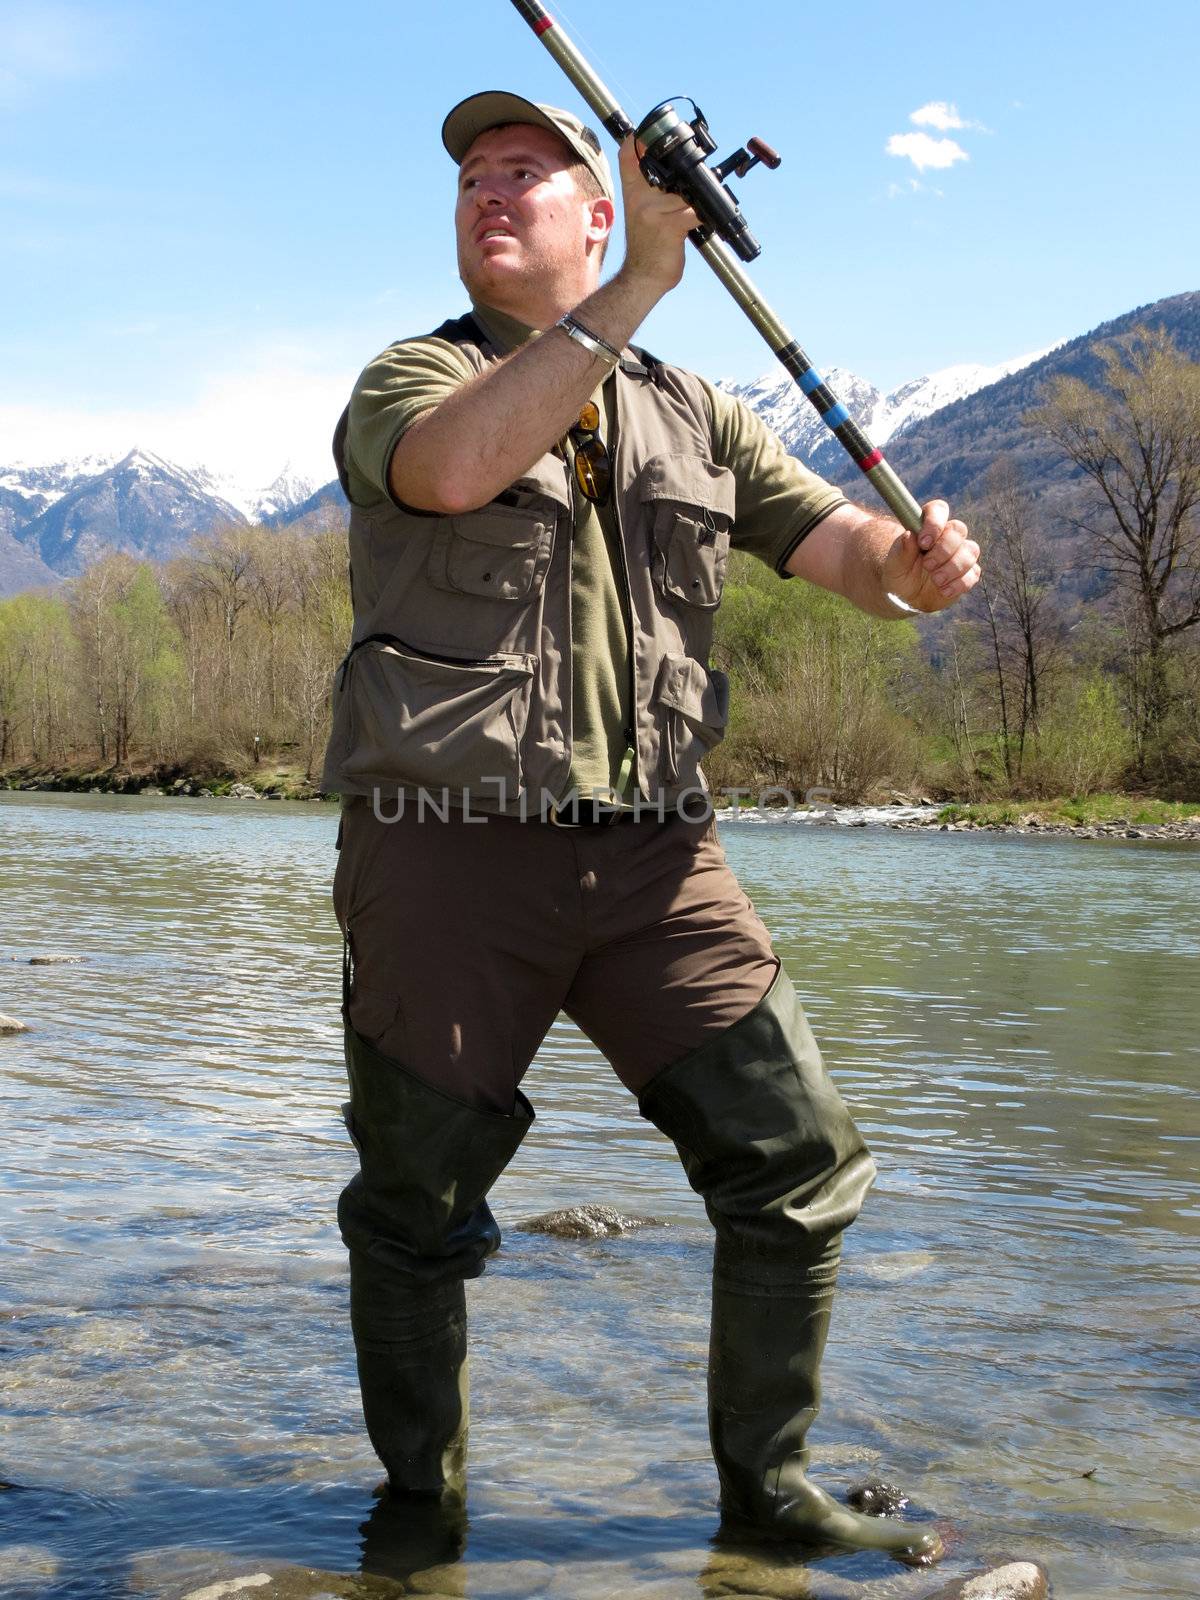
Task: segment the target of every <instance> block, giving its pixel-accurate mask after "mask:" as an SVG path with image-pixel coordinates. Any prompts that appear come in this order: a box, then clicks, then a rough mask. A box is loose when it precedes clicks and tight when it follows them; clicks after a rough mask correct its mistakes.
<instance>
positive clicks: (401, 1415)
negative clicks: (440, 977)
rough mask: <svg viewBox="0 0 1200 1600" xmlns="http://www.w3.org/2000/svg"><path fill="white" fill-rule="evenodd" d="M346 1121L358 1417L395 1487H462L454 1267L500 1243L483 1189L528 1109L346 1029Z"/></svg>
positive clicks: (477, 1269) (461, 1304) (460, 1302)
mask: <svg viewBox="0 0 1200 1600" xmlns="http://www.w3.org/2000/svg"><path fill="white" fill-rule="evenodd" d="M346 1071H347V1074H348V1076H349V1079H350V1101H349V1104H348V1105H346V1106H345V1107H343V1111H344V1114H345V1117H346V1125H347V1128H348V1129H349V1131H350V1136H351V1138H352V1139H353V1140H354V1143H355V1145H356V1147H357V1149H358V1153H359V1172H358V1173H357V1175H356V1176H355V1177H354V1178H352V1179H351V1181H350V1183H349V1184H348V1185H347V1186H346V1188H345V1190H344V1191H343V1192H342V1197H341V1200H340V1202H339V1205H338V1224H339V1226H340V1228H341V1233H342V1239H343V1240H344V1242H345V1244H346V1247H347V1249H348V1250H349V1251H350V1324H351V1328H352V1330H353V1333H354V1346H355V1351H356V1354H357V1357H358V1379H359V1387H360V1390H361V1393H362V1406H363V1416H364V1419H365V1421H366V1425H367V1433H368V1435H369V1437H370V1440H371V1443H372V1445H373V1446H374V1448H375V1452H376V1454H377V1455H378V1456H379V1458H380V1460H381V1461H382V1462H383V1464H384V1467H385V1468H386V1469H387V1475H388V1482H389V1485H390V1486H391V1488H392V1490H393V1491H395V1492H396V1493H397V1494H420V1495H433V1496H437V1497H438V1498H439V1499H441V1500H443V1501H455V1500H457V1501H461V1500H462V1499H463V1498H464V1497H465V1493H466V1482H465V1475H464V1469H465V1459H466V1441H467V1422H468V1415H469V1405H468V1390H467V1316H466V1295H465V1291H464V1288H463V1280H464V1279H466V1278H477V1277H478V1276H479V1275H480V1273H482V1271H483V1270H484V1265H485V1263H486V1261H487V1258H488V1256H490V1255H492V1254H493V1253H494V1252H495V1251H496V1250H497V1249H498V1248H499V1246H500V1230H499V1228H498V1227H497V1226H496V1222H495V1218H494V1217H493V1216H492V1213H491V1212H490V1210H489V1209H488V1206H487V1203H486V1200H485V1196H486V1194H487V1192H488V1190H489V1189H490V1188H491V1187H492V1185H493V1183H495V1181H496V1179H497V1178H498V1177H499V1176H500V1174H501V1173H502V1172H503V1171H504V1168H505V1167H506V1166H507V1165H508V1163H509V1161H510V1160H511V1159H512V1157H513V1155H514V1154H515V1153H516V1150H517V1147H518V1146H519V1144H520V1143H521V1140H522V1139H523V1138H524V1136H525V1133H526V1131H527V1130H528V1128H529V1126H530V1124H531V1123H532V1121H533V1107H532V1106H531V1105H530V1104H529V1102H528V1100H526V1098H525V1096H524V1095H523V1094H521V1093H520V1092H519V1091H518V1093H517V1095H516V1101H515V1105H514V1109H513V1113H512V1115H511V1116H505V1115H503V1114H500V1113H497V1112H492V1111H481V1110H479V1109H477V1108H476V1107H474V1106H468V1105H464V1104H462V1103H461V1102H460V1101H458V1100H453V1099H451V1098H450V1097H449V1096H448V1095H444V1094H442V1093H441V1092H440V1091H439V1090H437V1089H435V1088H433V1087H432V1086H431V1085H429V1084H427V1083H425V1082H424V1081H423V1080H422V1079H420V1078H417V1077H414V1076H413V1074H412V1073H410V1072H408V1071H407V1070H406V1069H405V1068H404V1067H403V1066H402V1065H401V1064H400V1063H399V1062H397V1061H393V1060H391V1059H390V1058H389V1057H387V1056H384V1055H381V1054H380V1053H379V1052H378V1051H377V1050H375V1049H373V1048H372V1047H371V1046H370V1045H369V1044H367V1042H366V1041H365V1040H364V1039H362V1038H361V1037H360V1036H359V1035H358V1034H357V1033H355V1032H354V1030H353V1029H352V1028H350V1027H347V1029H346Z"/></svg>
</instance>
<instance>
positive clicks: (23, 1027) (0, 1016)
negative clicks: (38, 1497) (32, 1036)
mask: <svg viewBox="0 0 1200 1600" xmlns="http://www.w3.org/2000/svg"><path fill="white" fill-rule="evenodd" d="M29 1031H30V1028H29V1024H28V1023H27V1022H18V1021H17V1019H16V1017H9V1016H6V1015H5V1013H4V1012H3V1011H0V1033H28V1032H29ZM4 1487H5V1485H4V1484H0V1489H2V1488H4Z"/></svg>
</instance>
